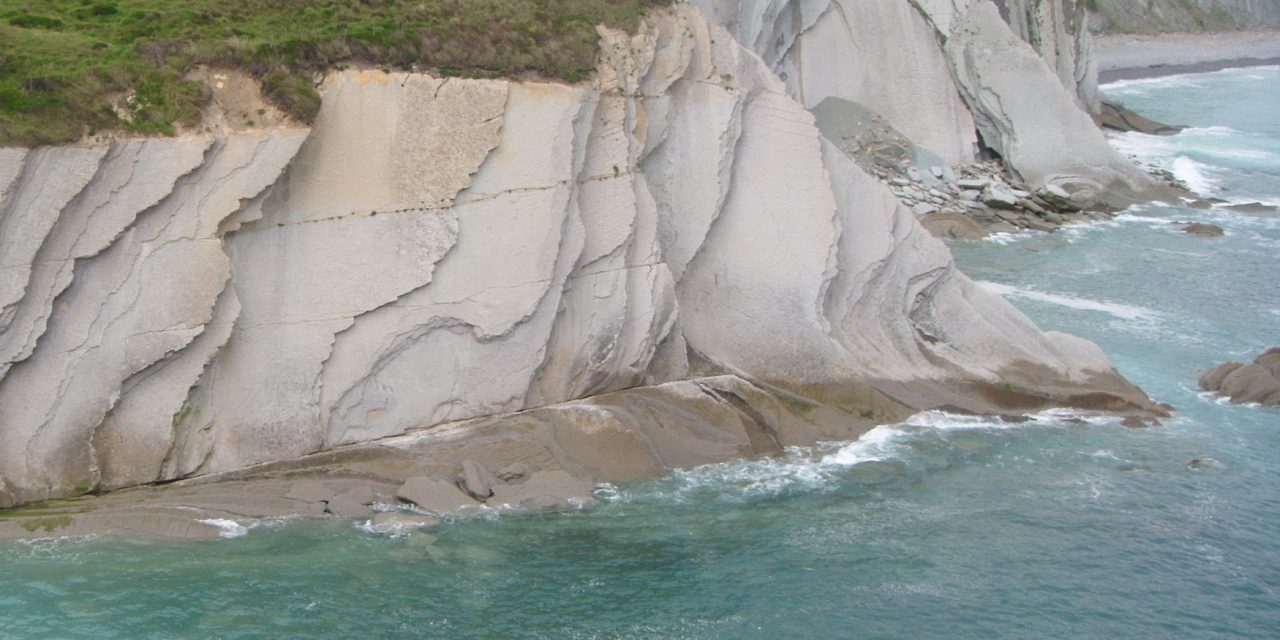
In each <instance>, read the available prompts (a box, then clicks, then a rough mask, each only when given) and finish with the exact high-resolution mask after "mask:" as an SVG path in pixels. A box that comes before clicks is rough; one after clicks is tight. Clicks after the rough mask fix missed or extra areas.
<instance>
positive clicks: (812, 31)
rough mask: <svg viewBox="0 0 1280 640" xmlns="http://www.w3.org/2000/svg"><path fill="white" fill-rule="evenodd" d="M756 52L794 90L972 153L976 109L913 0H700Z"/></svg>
mask: <svg viewBox="0 0 1280 640" xmlns="http://www.w3.org/2000/svg"><path fill="white" fill-rule="evenodd" d="M693 4H695V5H697V6H699V7H701V8H702V9H704V10H705V11H706V12H707V14H708V15H710V16H711V17H712V18H713V19H714V20H715V21H716V22H719V23H720V24H722V25H725V26H726V27H727V28H728V29H729V30H730V31H731V32H733V34H734V36H735V37H736V38H737V39H738V41H739V42H742V43H743V44H744V45H746V46H747V47H749V48H751V49H752V50H754V51H755V52H756V53H758V54H759V55H760V56H761V57H762V58H763V59H764V61H765V63H766V64H767V65H769V67H770V68H771V69H773V70H774V71H775V72H776V73H777V74H778V76H779V77H781V78H782V79H783V80H784V81H785V83H786V86H787V91H788V93H789V94H790V95H791V96H792V97H794V98H795V99H796V100H798V101H800V102H801V103H803V104H804V106H805V107H806V108H810V109H812V108H814V107H815V106H817V105H818V104H820V103H821V102H822V101H823V100H825V99H827V98H831V97H835V98H841V99H843V100H847V101H849V102H853V103H856V104H859V105H861V106H863V107H864V108H866V109H869V110H870V111H872V112H874V113H876V114H878V115H880V116H881V117H883V118H884V119H885V120H887V121H888V122H889V124H890V125H892V126H893V127H894V128H895V129H897V130H898V131H901V132H902V133H903V134H904V135H906V137H907V138H909V139H911V141H912V142H914V143H915V144H916V145H917V146H918V147H919V148H921V149H922V150H924V151H925V152H927V153H928V154H929V156H930V160H929V161H928V162H924V163H923V164H924V166H929V165H931V164H947V165H954V164H960V163H966V162H971V161H972V160H973V157H974V152H975V150H976V142H977V139H976V137H975V135H974V124H973V118H972V117H971V116H970V115H969V110H968V109H967V108H966V107H965V104H964V102H963V101H962V100H961V98H960V94H959V92H958V90H957V89H956V86H955V83H954V82H953V81H952V78H951V74H950V72H949V70H948V67H947V64H946V59H945V57H944V55H943V52H942V48H941V46H940V45H939V44H938V39H937V37H936V36H935V34H934V31H933V29H931V28H930V26H929V23H928V22H926V21H925V19H924V18H923V17H922V16H921V14H920V13H919V12H918V11H916V10H915V9H914V8H913V7H912V6H911V4H910V3H909V2H908V1H907V0H888V1H886V0H693Z"/></svg>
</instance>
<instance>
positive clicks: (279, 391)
mask: <svg viewBox="0 0 1280 640" xmlns="http://www.w3.org/2000/svg"><path fill="white" fill-rule="evenodd" d="M853 4H856V3H853ZM853 4H850V5H848V6H853ZM804 6H806V7H808V6H809V5H808V4H806V5H804ZM841 6H844V5H841ZM832 11H833V12H834V13H831V14H826V15H835V16H838V15H839V11H838V10H836V9H832ZM805 15H808V14H805ZM818 15H819V14H814V16H815V20H818V22H816V23H815V24H818V25H819V26H821V23H822V22H823V20H829V19H826V18H821V19H819V17H818ZM996 19H997V20H998V19H999V17H998V16H996ZM893 20H903V21H904V22H902V24H903V25H910V24H916V25H917V27H918V25H919V23H918V22H913V21H912V20H914V19H912V18H910V17H909V16H898V17H895V18H893ZM962 24H980V23H974V22H972V20H970V19H969V18H966V19H965V21H963V22H962ZM1001 24H1002V25H1003V23H1001ZM917 27H911V28H917ZM824 28H825V27H824ZM966 28H972V27H966ZM1003 28H1004V31H1003V33H1006V34H1007V33H1008V29H1007V27H1003ZM957 33H959V32H957ZM980 36H981V34H980V33H976V32H971V31H965V32H964V35H963V37H962V38H961V37H958V38H957V39H962V40H963V41H964V42H968V43H969V44H967V45H964V46H965V47H969V48H974V47H979V46H981V43H982V42H985V41H984V40H980ZM957 46H961V45H957ZM1023 47H1024V48H1025V50H1026V51H1028V52H1029V51H1030V49H1029V48H1026V45H1023ZM968 50H969V49H959V50H958V51H960V52H961V53H963V52H964V51H968ZM949 51H950V46H949ZM950 52H951V53H952V54H953V55H955V54H956V52H955V51H950ZM841 55H843V54H841ZM926 55H928V56H935V57H936V56H937V55H940V54H939V52H938V51H936V50H934V51H933V52H932V53H928V54H926ZM966 55H968V54H966ZM1030 55H1032V56H1034V55H1035V54H1034V53H1031V54H1030ZM798 64H799V63H798ZM1041 65H1042V66H1043V63H1041ZM802 66H803V65H802ZM980 66H981V65H980ZM983 68H984V69H985V67H983ZM992 73H994V72H992ZM1044 75H1045V77H1047V78H1049V81H1050V82H1052V83H1053V86H1054V87H1056V88H1057V91H1058V92H1059V94H1060V96H1063V100H1064V101H1066V98H1065V91H1064V90H1063V89H1062V88H1061V86H1059V85H1057V84H1056V81H1053V79H1052V75H1051V74H1049V73H1048V72H1047V69H1046V70H1044ZM811 77H812V78H813V80H812V84H811V85H810V86H811V88H812V87H817V88H821V87H823V86H828V85H826V84H824V83H828V82H836V80H834V79H819V77H818V76H811ZM988 77H989V76H988V75H987V74H986V72H984V73H983V74H982V75H980V76H979V78H980V79H982V80H983V81H986V80H987V79H988ZM1001 78H1003V76H998V75H997V79H1001ZM975 86H976V85H975ZM814 90H817V89H814ZM325 91H326V95H325V101H324V106H323V108H322V110H321V113H320V115H319V117H318V119H317V121H316V123H315V126H314V128H313V129H312V130H311V131H309V132H307V131H277V132H273V133H271V134H261V135H250V134H241V135H235V136H232V137H227V138H217V139H213V138H184V139H177V140H148V141H133V142H121V143H117V144H114V145H112V146H110V147H99V148H88V149H81V148H59V149H41V150H36V151H31V152H24V151H11V150H5V151H3V153H0V189H2V190H3V191H0V194H2V195H0V197H2V198H3V200H2V201H0V247H3V248H4V252H3V254H0V255H2V256H3V264H2V265H0V266H2V267H3V269H4V271H3V272H2V273H3V280H2V281H0V286H2V288H0V293H2V294H3V297H0V301H2V302H3V304H4V307H3V316H0V358H2V359H0V363H3V367H4V368H2V369H0V506H3V505H12V504H17V503H22V502H28V501H32V500H38V499H43V498H48V497H56V496H65V495H71V494H75V493H81V492H83V491H85V490H86V489H88V488H90V487H95V486H100V487H103V488H115V487H122V486H127V485H132V484H138V483H146V482H152V481H157V480H168V479H175V478H182V477H190V476H200V475H207V474H213V473H219V472H226V471H234V470H238V469H243V468H245V467H248V466H250V465H254V464H257V463H263V462H271V461H281V460H292V459H294V458H297V457H299V456H302V455H305V454H309V453H314V452H319V451H325V450H329V449H332V448H335V447H338V446H341V445H344V444H349V443H359V442H368V441H371V440H375V439H380V438H385V437H389V436H396V435H399V434H404V433H406V432H407V431H409V430H411V429H420V428H425V427H430V426H432V425H437V424H441V423H444V422H455V421H462V420H468V419H473V418H481V417H486V416H500V415H503V414H508V413H511V412H516V411H521V410H526V409H534V408H538V407H544V406H548V405H553V404H557V403H565V402H567V401H573V400H576V399H581V398H586V397H590V396H597V395H599V394H604V393H607V392H611V391H616V390H622V389H631V388H635V387H639V386H644V385H657V384H661V383H666V382H671V381H682V380H688V379H692V378H696V377H700V376H706V375H714V374H718V373H729V374H733V375H734V376H737V378H734V379H735V380H736V379H739V378H741V379H746V380H749V381H751V385H756V386H751V387H750V388H751V389H753V391H751V393H750V394H747V395H751V396H752V397H756V396H760V398H763V397H764V394H763V392H761V391H759V389H761V388H763V389H774V390H776V391H777V392H779V393H789V394H796V395H797V396H803V397H806V398H809V399H811V400H816V401H817V402H819V403H824V404H826V405H829V406H832V407H835V408H836V409H835V410H834V411H833V412H832V414H834V415H850V414H842V413H841V412H840V410H845V411H850V412H854V413H856V412H858V411H859V410H860V409H863V408H865V407H867V406H869V404H868V403H870V402H871V401H872V399H873V397H878V398H882V399H883V398H884V397H893V398H895V399H896V400H897V401H898V403H899V406H911V407H917V408H922V407H926V406H937V405H939V404H944V403H949V404H961V405H964V404H965V403H966V402H967V403H969V406H971V407H973V408H983V407H989V406H994V405H993V404H992V403H993V402H996V401H995V400H992V399H990V398H987V399H985V400H984V398H983V397H982V396H975V395H968V396H966V395H965V394H964V393H960V392H959V391H957V390H963V389H969V388H978V387H981V385H984V384H985V385H987V386H992V385H995V384H996V383H997V382H999V383H1000V384H1001V385H1004V384H1005V383H1009V384H1010V385H1014V386H1016V388H1017V389H1019V390H1021V391H1026V392H1028V393H1041V395H1042V396H1043V397H1042V398H1041V399H1042V400H1043V399H1044V398H1045V397H1051V398H1053V399H1055V400H1057V401H1068V400H1070V399H1071V398H1072V397H1076V396H1087V395H1088V394H1103V395H1106V397H1108V398H1116V399H1117V401H1118V402H1121V403H1128V405H1126V406H1134V405H1140V404H1142V403H1145V402H1146V399H1145V396H1143V395H1142V394H1141V392H1139V391H1137V390H1136V389H1135V388H1133V387H1132V386H1130V385H1128V384H1127V383H1125V382H1124V381H1123V380H1122V379H1120V378H1119V376H1118V375H1116V374H1115V373H1114V372H1113V371H1112V370H1111V368H1110V366H1109V365H1108V363H1107V362H1106V360H1105V358H1104V357H1103V355H1102V354H1101V352H1100V351H1099V350H1098V349H1097V348H1096V347H1093V346H1092V345H1089V344H1088V343H1084V342H1083V341H1079V340H1076V339H1072V338H1069V337H1066V336H1058V335H1046V334H1043V333H1041V332H1040V331H1039V330H1038V329H1036V327H1035V326H1033V325H1032V324H1031V322H1030V321H1028V320H1027V319H1026V318H1025V317H1024V316H1023V315H1022V314H1020V313H1018V312H1017V311H1016V310H1015V309H1014V308H1013V307H1012V306H1010V305H1009V304H1007V303H1006V302H1004V300H1002V299H1000V298H999V297H996V296H994V295H990V294H987V293H984V292H982V291H980V290H977V289H976V288H974V287H973V286H972V284H971V283H970V282H969V280H968V279H966V278H965V277H964V276H963V275H962V274H960V273H959V272H958V271H957V270H956V268H955V266H954V264H953V263H952V261H951V257H950V254H949V253H948V251H947V249H946V248H945V246H944V245H942V244H941V243H939V242H938V241H936V240H934V239H932V238H931V237H930V236H929V235H928V234H927V233H926V232H925V231H924V230H923V229H921V228H920V226H919V225H918V224H917V223H916V222H915V219H914V217H913V216H912V215H911V213H910V211H908V210H906V209H905V208H903V207H902V206H901V205H900V204H899V202H898V201H897V200H896V199H895V198H894V197H893V195H892V194H891V193H890V192H889V191H888V190H887V189H885V188H884V187H883V186H882V185H880V183H879V182H877V181H876V180H875V179H873V178H871V177H870V176H868V175H866V174H865V173H863V172H862V171H861V170H860V169H859V168H858V167H857V166H856V165H855V164H854V163H853V161H852V160H850V159H849V158H848V157H847V156H845V155H844V154H843V153H842V152H841V151H840V150H838V149H837V148H836V147H835V146H834V145H833V144H831V143H830V142H828V141H827V140H825V139H824V138H823V137H822V136H821V135H820V134H819V131H818V128H817V127H816V126H815V123H814V118H813V116H812V115H810V113H809V112H808V111H807V110H806V108H805V107H806V105H805V103H803V102H801V101H797V100H796V99H794V98H793V97H791V95H790V93H789V89H788V84H787V83H786V82H784V81H783V80H782V79H780V78H779V77H777V76H776V75H775V74H774V73H773V70H772V69H771V68H770V65H768V64H766V63H765V62H763V61H762V60H761V59H760V58H759V57H758V56H756V55H755V54H754V53H752V52H750V51H748V50H747V49H744V48H743V47H741V46H740V45H738V44H737V42H736V41H735V40H734V39H733V38H732V37H731V36H730V35H729V33H728V32H726V31H724V30H723V29H721V28H720V27H717V26H714V25H710V24H708V22H707V21H706V20H705V19H704V17H703V15H702V14H701V13H700V12H699V11H698V10H697V9H695V8H693V7H690V6H688V5H683V6H678V7H677V8H675V9H672V10H671V11H669V12H663V13H662V14H661V15H658V16H656V17H654V18H651V19H650V20H649V21H648V22H647V23H646V25H645V26H644V27H643V28H642V30H641V32H640V33H639V34H638V35H636V36H626V35H623V34H618V33H606V34H605V42H604V46H603V49H602V53H601V61H600V69H599V75H598V79H597V82H596V85H595V86H593V87H586V86H575V87H570V86H564V85H556V84H540V83H510V82H505V81H492V80H457V79H450V80H441V79H435V78H430V77H427V76H423V75H410V74H382V73H377V72H357V71H349V72H342V73H335V74H333V75H332V76H330V78H329V79H328V80H327V82H326V85H325ZM1067 102H1068V103H1069V101H1067ZM939 104H942V103H939ZM935 106H937V105H935ZM946 108H947V109H949V108H950V107H946ZM1017 113H1018V114H1019V115H1020V114H1021V112H1017ZM1077 113H1079V112H1078V111H1077ZM1080 115H1081V116H1082V117H1083V114H1082V113H1081V114H1080ZM1021 123H1022V120H1021V119H1020V118H1016V117H1015V118H1012V119H1010V120H1009V121H1008V122H1007V123H1005V124H1006V125H1008V126H1009V127H1010V128H1009V129H1008V130H1007V131H1005V130H1004V129H1001V130H1000V131H1001V132H1002V133H1004V134H1007V135H1008V136H1009V139H1010V140H1013V141H1016V142H1018V143H1019V144H1032V143H1033V142H1032V141H1034V140H1035V139H1036V138H1034V137H1032V138H1024V137H1019V136H1021V134H1022V132H1021V129H1020V128H1019V127H1020V126H1021ZM1010 149H1011V150H1015V151H1016V148H1015V145H1012V144H1011V146H1010ZM1054 151H1055V152H1056V151H1057V149H1055V150H1054ZM1027 153H1030V152H1027ZM1046 153H1047V152H1046ZM1018 157H1022V155H1019V156H1018ZM1033 166H1038V165H1033ZM744 384H745V383H744ZM975 385H977V386H975ZM686 387H687V388H689V389H692V390H691V391H689V392H688V393H687V394H685V395H688V396H689V397H688V398H687V399H686V400H687V401H685V400H681V401H679V402H677V401H676V400H672V399H670V398H667V396H664V398H667V399H665V400H663V402H662V403H661V404H660V405H654V406H663V407H671V411H674V412H676V413H679V416H675V415H674V414H673V416H670V417H668V418H663V419H662V420H659V422H662V421H663V420H667V421H669V422H670V423H671V424H678V425H684V426H681V427H680V428H689V429H695V428H698V427H696V425H697V424H699V421H700V420H706V419H714V417H715V415H716V414H714V412H712V413H706V411H711V409H707V408H706V407H703V405H706V406H707V407H710V406H713V405H714V407H717V408H716V409H715V411H721V412H723V411H724V410H725V407H726V406H729V404H727V403H729V400H721V401H717V402H715V403H710V404H708V400H707V398H706V397H704V396H705V393H703V392H700V391H697V388H696V387H695V386H693V385H685V386H684V387H681V386H676V387H671V389H676V390H679V389H685V388H686ZM681 393H684V392H683V391H681V392H680V393H675V395H674V396H671V398H676V399H677V400H678V398H680V397H683V396H682V395H681ZM668 395H669V394H668ZM744 402H746V401H744ZM752 402H755V403H756V404H759V403H765V402H766V400H764V399H757V400H754V401H751V402H747V404H748V405H750V404H752ZM682 403H683V404H682ZM984 403H986V404H984ZM996 404H998V402H996ZM677 405H680V406H677ZM559 406H562V407H564V408H562V409H557V410H556V411H558V412H560V413H563V414H564V415H565V416H570V414H572V413H573V411H579V410H581V411H589V407H587V405H583V407H580V408H579V409H574V408H573V406H572V405H568V406H566V405H559ZM699 407H703V408H699ZM566 412H567V413H566ZM627 415H629V416H632V418H628V419H629V420H633V421H634V422H635V423H636V424H637V425H639V424H644V423H646V420H647V419H645V418H644V417H643V416H644V415H646V414H643V413H634V414H632V413H628V414H627ZM822 415H827V414H822ZM510 424H511V425H513V426H511V427H510V429H516V430H518V429H520V428H522V427H520V426H519V425H520V424H522V423H521V422H520V421H519V420H516V421H514V422H512V423H510ZM601 428H604V427H600V426H592V427H591V429H595V430H598V429H601ZM637 428H639V427H637ZM662 433H665V432H664V430H663V429H656V430H654V436H653V437H659V436H661V435H662ZM619 437H622V436H619ZM628 437H630V436H628ZM662 437H667V436H662ZM673 437H674V436H673ZM564 446H568V445H564ZM730 449H732V451H730ZM674 450H677V451H678V450H679V448H674ZM717 451H719V450H717ZM734 451H747V452H749V451H750V448H748V449H743V448H742V447H741V446H740V445H738V444H735V445H734V446H733V447H730V448H728V449H725V450H724V451H719V453H717V454H716V455H717V456H723V455H729V454H730V453H732V452H734ZM688 453H689V455H687V456H684V457H681V456H679V455H674V456H668V457H664V458H662V460H661V461H660V462H661V464H663V465H674V464H686V463H687V464H697V463H699V461H700V460H706V459H707V458H706V456H703V457H698V456H697V455H694V454H693V453H692V452H688ZM584 455H585V454H584ZM601 455H604V454H591V455H590V456H585V457H584V458H583V460H584V461H585V462H582V464H598V465H599V468H600V469H603V470H605V471H601V472H594V471H593V472H592V474H593V477H596V476H599V477H607V476H608V475H609V474H608V472H607V470H608V469H609V468H611V465H614V466H616V465H622V466H625V464H624V463H623V462H621V461H608V460H594V459H593V458H592V457H591V456H596V457H597V458H598V457H599V456H601ZM739 455H741V453H740V454H739ZM592 460H594V462H592ZM646 464H647V463H646ZM619 468H621V467H619ZM645 468H646V469H648V467H645Z"/></svg>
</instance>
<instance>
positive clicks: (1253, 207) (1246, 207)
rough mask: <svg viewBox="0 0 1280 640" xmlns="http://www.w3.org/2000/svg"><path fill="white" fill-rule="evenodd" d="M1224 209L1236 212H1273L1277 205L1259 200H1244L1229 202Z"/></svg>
mask: <svg viewBox="0 0 1280 640" xmlns="http://www.w3.org/2000/svg"><path fill="white" fill-rule="evenodd" d="M1223 208H1224V209H1229V210H1231V211H1235V212H1238V213H1275V212H1276V211H1277V207H1275V206H1272V205H1269V204H1262V203H1261V202H1246V203H1244V204H1229V205H1227V206H1225V207H1223Z"/></svg>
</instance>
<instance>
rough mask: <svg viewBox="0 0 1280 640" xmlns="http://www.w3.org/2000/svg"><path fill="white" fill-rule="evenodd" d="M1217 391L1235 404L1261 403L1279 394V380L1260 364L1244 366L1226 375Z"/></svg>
mask: <svg viewBox="0 0 1280 640" xmlns="http://www.w3.org/2000/svg"><path fill="white" fill-rule="evenodd" d="M1218 391H1219V392H1220V393H1222V394H1223V395H1225V396H1227V397H1229V398H1231V402H1233V403H1236V404H1249V403H1261V402H1262V401H1263V400H1266V399H1267V398H1269V397H1271V396H1272V395H1275V394H1276V393H1280V380H1278V379H1276V377H1275V376H1274V375H1272V374H1271V371H1269V370H1268V369H1267V368H1266V367H1264V366H1262V365H1260V364H1256V363H1255V364H1246V365H1245V366H1243V367H1240V368H1239V369H1236V370H1235V371H1232V372H1231V373H1229V374H1227V377H1226V378H1223V379H1222V386H1221V387H1219V388H1218Z"/></svg>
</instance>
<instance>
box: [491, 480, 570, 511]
mask: <svg viewBox="0 0 1280 640" xmlns="http://www.w3.org/2000/svg"><path fill="white" fill-rule="evenodd" d="M591 489H592V487H591V483H589V482H586V481H584V480H580V479H578V478H575V477H573V476H571V475H569V474H568V473H567V472H565V471H538V472H535V473H534V474H533V475H531V476H529V479H528V480H527V481H525V483H524V484H520V485H499V486H497V487H494V494H493V497H492V498H490V499H489V501H488V505H489V506H491V507H506V508H514V509H526V510H530V511H544V510H549V509H567V508H570V507H572V506H575V505H577V504H584V503H587V502H591V501H592V500H593V498H592V493H591Z"/></svg>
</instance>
